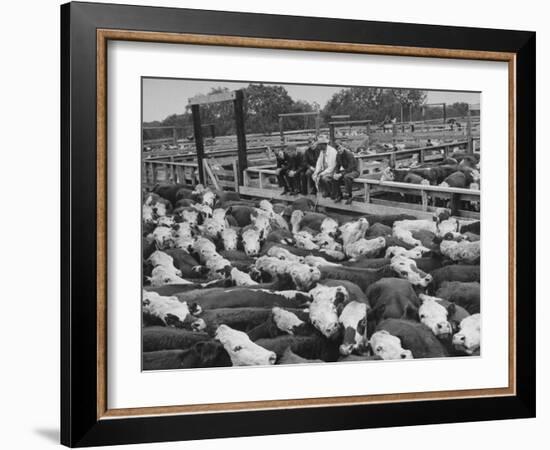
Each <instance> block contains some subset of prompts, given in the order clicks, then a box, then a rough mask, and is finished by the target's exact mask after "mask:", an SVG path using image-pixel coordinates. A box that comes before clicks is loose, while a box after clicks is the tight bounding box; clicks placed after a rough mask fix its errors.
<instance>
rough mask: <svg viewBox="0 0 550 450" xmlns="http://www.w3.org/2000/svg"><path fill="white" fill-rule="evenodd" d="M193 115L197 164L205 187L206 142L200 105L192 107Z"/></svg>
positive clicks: (200, 179)
mask: <svg viewBox="0 0 550 450" xmlns="http://www.w3.org/2000/svg"><path fill="white" fill-rule="evenodd" d="M191 113H192V114H193V130H194V133H195V149H196V150H197V164H198V170H199V181H200V182H201V184H203V185H204V167H203V160H204V142H203V138H202V125H201V112H200V105H198V104H194V105H191Z"/></svg>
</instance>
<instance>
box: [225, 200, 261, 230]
mask: <svg viewBox="0 0 550 450" xmlns="http://www.w3.org/2000/svg"><path fill="white" fill-rule="evenodd" d="M255 210H256V208H254V207H253V206H247V205H234V206H230V207H229V208H227V210H226V218H228V219H229V218H230V217H231V218H232V219H233V220H234V221H235V222H236V225H237V226H238V227H241V228H242V227H246V226H248V225H250V224H251V223H252V214H253V212H254V211H255Z"/></svg>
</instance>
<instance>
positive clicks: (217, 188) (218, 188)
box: [203, 159, 220, 191]
mask: <svg viewBox="0 0 550 450" xmlns="http://www.w3.org/2000/svg"><path fill="white" fill-rule="evenodd" d="M203 164H204V170H206V173H207V174H208V176H209V177H210V179H211V180H212V184H213V185H214V189H216V190H217V191H219V190H220V185H219V184H218V179H217V178H216V175H215V174H214V173H213V172H212V169H211V168H210V164H209V163H208V160H207V159H205V160H204V163H203Z"/></svg>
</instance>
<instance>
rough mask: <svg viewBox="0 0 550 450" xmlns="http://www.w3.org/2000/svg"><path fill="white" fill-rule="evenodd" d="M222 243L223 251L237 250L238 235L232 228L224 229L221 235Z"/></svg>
mask: <svg viewBox="0 0 550 450" xmlns="http://www.w3.org/2000/svg"><path fill="white" fill-rule="evenodd" d="M221 237H222V243H223V248H224V249H225V250H237V242H238V234H237V231H236V230H235V229H233V228H225V229H224V230H223V231H222V233H221Z"/></svg>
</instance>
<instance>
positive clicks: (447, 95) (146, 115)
mask: <svg viewBox="0 0 550 450" xmlns="http://www.w3.org/2000/svg"><path fill="white" fill-rule="evenodd" d="M249 83H250V82H248V81H247V82H227V81H211V80H207V81H202V80H183V79H166V78H144V79H143V120H144V121H145V122H151V121H153V120H159V121H161V120H163V119H165V118H166V117H167V116H169V115H171V114H182V113H183V112H184V111H185V106H186V105H187V100H188V99H189V98H190V97H193V96H195V95H196V94H205V93H207V92H208V91H210V89H211V88H213V87H220V86H221V87H227V88H229V89H231V90H234V89H240V88H243V87H246V86H248V85H249ZM265 84H268V83H265ZM284 86H285V88H286V90H287V91H288V94H289V95H290V96H291V97H292V98H293V99H294V100H306V101H307V102H309V103H313V102H317V103H319V105H320V106H321V108H323V107H324V106H325V104H326V103H327V101H328V100H329V99H330V98H331V97H332V95H333V94H334V93H336V92H338V91H339V90H340V89H343V88H344V87H345V86H309V85H299V84H285V85H284ZM426 93H427V98H426V102H427V103H443V102H445V103H454V102H466V103H474V104H479V102H480V94H479V93H478V92H457V91H426Z"/></svg>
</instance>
